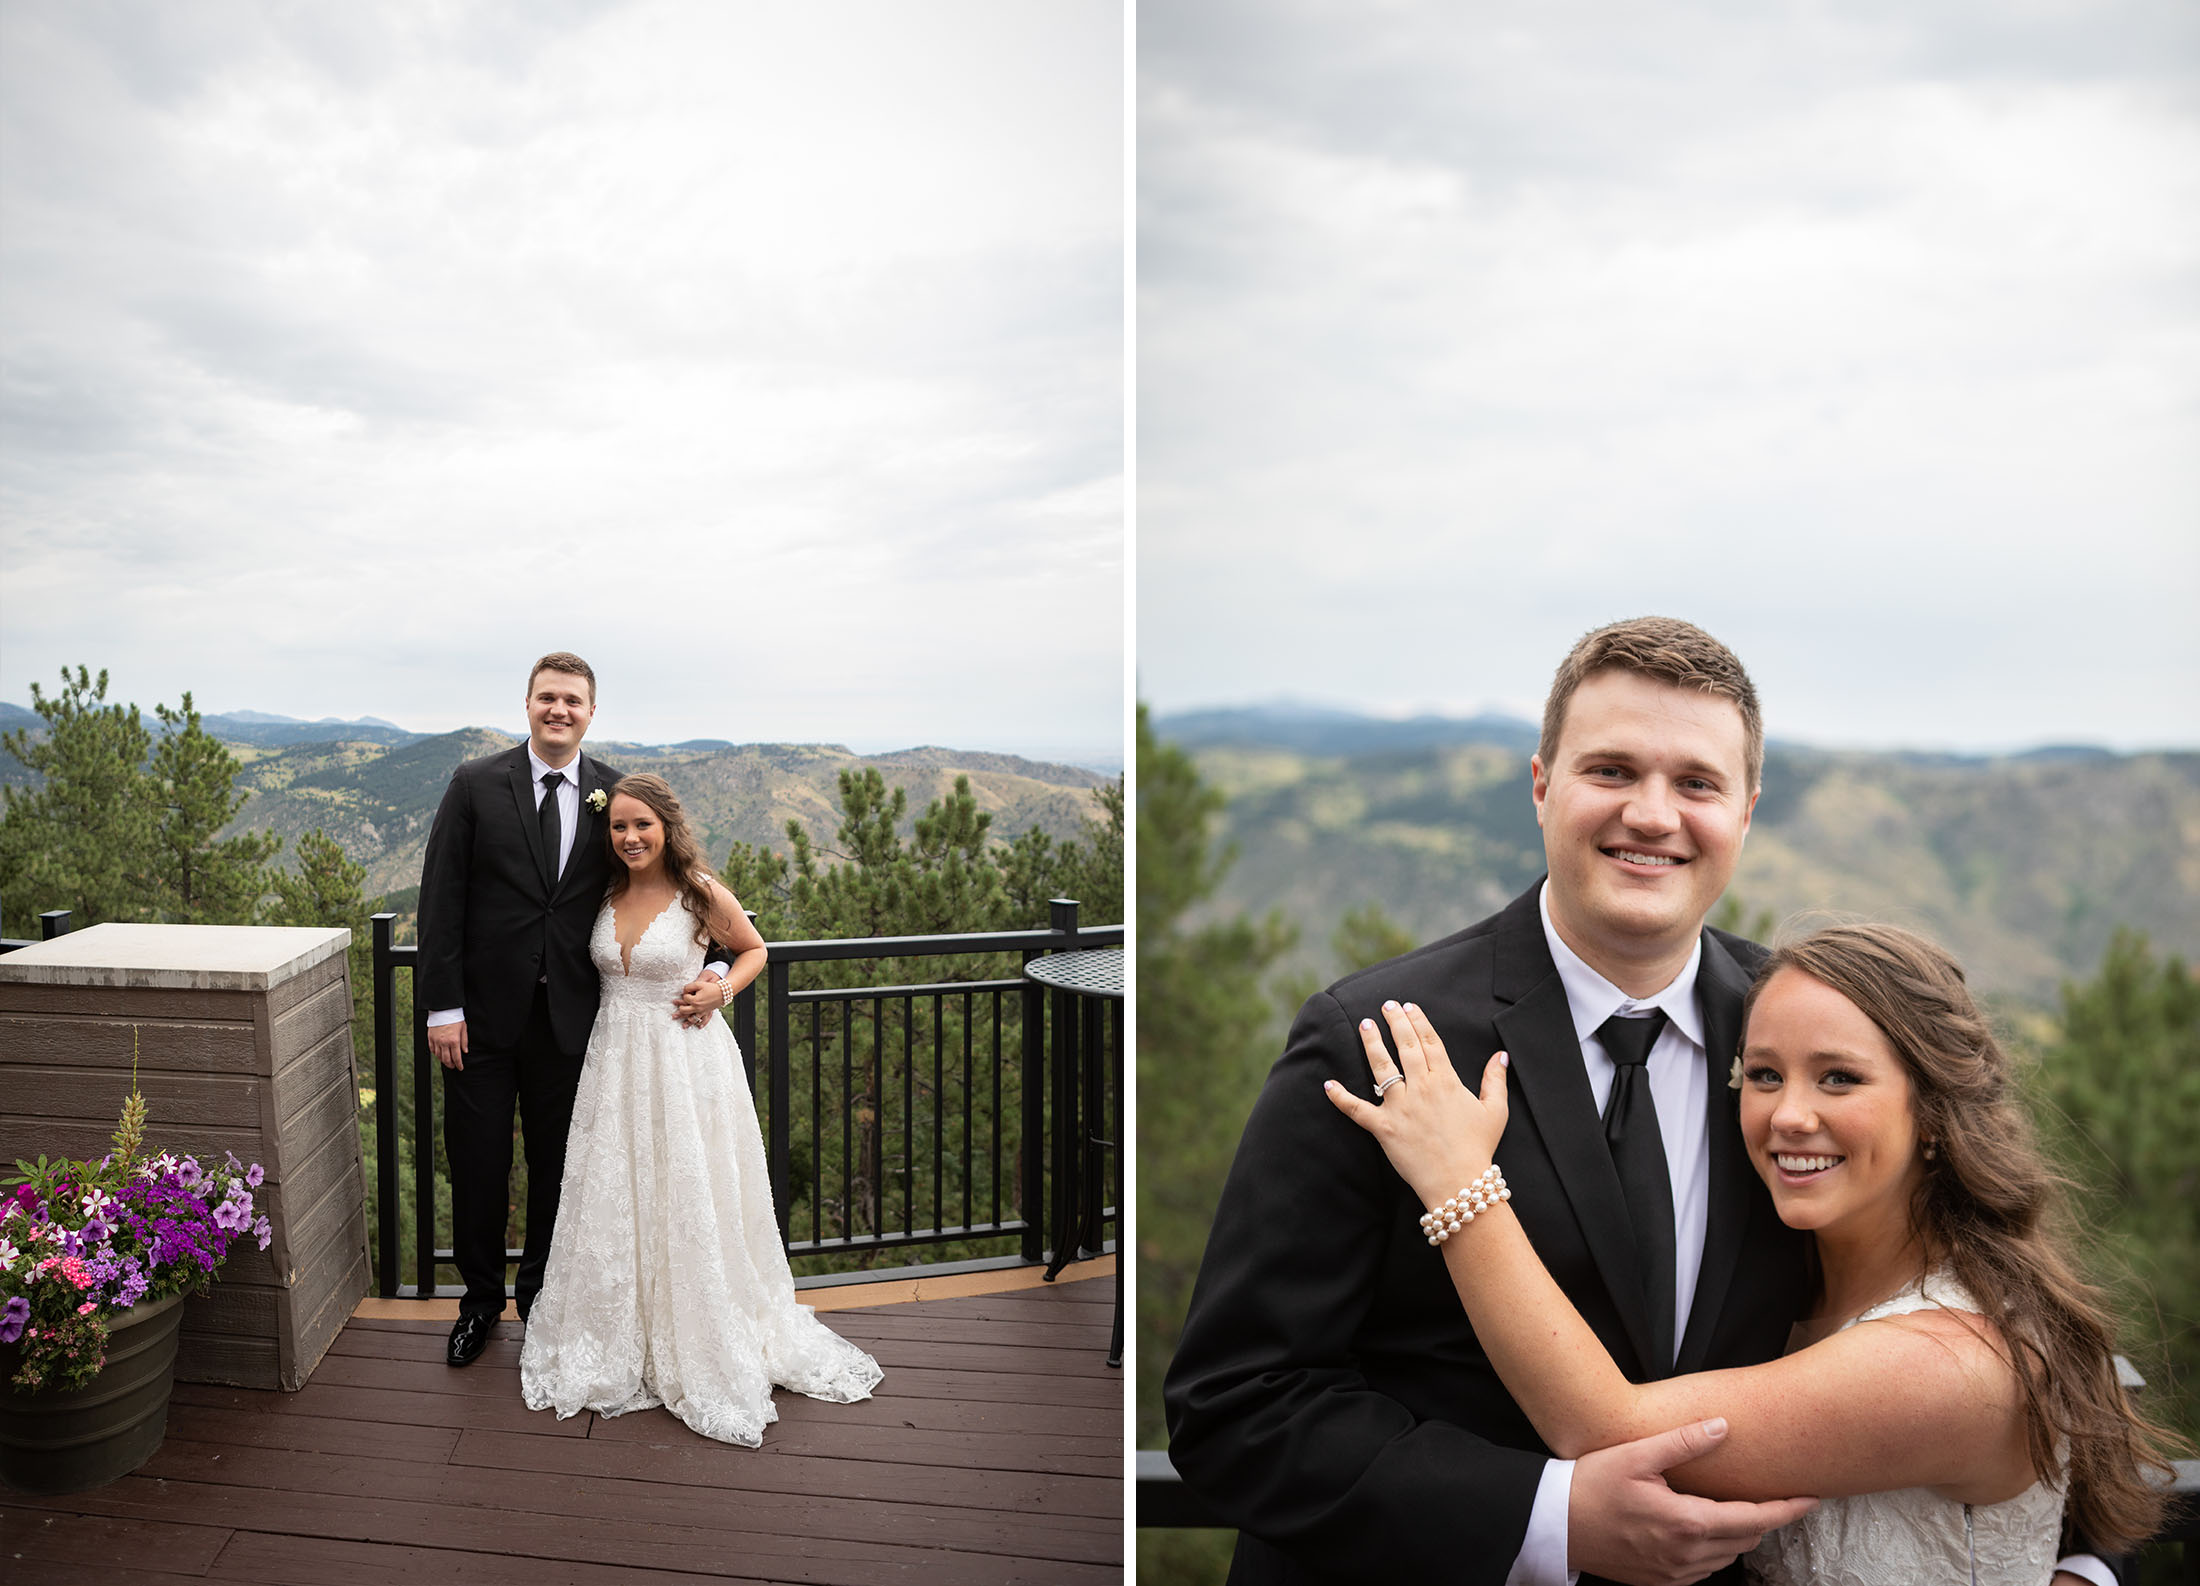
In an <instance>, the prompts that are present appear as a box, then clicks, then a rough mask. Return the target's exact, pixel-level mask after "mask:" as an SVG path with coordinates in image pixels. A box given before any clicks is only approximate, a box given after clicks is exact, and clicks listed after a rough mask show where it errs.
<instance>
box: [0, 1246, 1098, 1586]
mask: <svg viewBox="0 0 2200 1586" xmlns="http://www.w3.org/2000/svg"><path fill="white" fill-rule="evenodd" d="M1088 1296H1089V1297H1088ZM826 1319H827V1321H828V1323H829V1324H830V1325H831V1326H832V1327H834V1328H835V1329H836V1330H838V1331H840V1332H842V1333H843V1334H844V1335H845V1336H847V1337H849V1338H851V1339H853V1340H855V1341H856V1342H857V1343H858V1344H860V1345H861V1346H862V1347H863V1348H865V1349H866V1350H869V1351H870V1352H871V1353H873V1354H874V1355H876V1356H877V1357H878V1359H879V1361H880V1363H881V1364H882V1365H883V1366H884V1367H885V1368H886V1380H885V1381H884V1383H882V1384H881V1386H880V1388H879V1391H878V1394H877V1396H876V1397H874V1398H872V1399H869V1400H866V1401H864V1402H862V1403H860V1404H852V1405H842V1404H824V1403H820V1402H818V1401H816V1400H812V1399H807V1398H803V1397H802V1396H800V1395H798V1394H793V1393H785V1392H782V1393H780V1394H777V1395H775V1399H774V1402H775V1404H776V1405H777V1407H778V1409H779V1413H780V1419H779V1421H777V1422H776V1423H774V1424H773V1425H772V1426H770V1427H767V1428H766V1429H765V1433H764V1446H763V1447H762V1448H761V1449H742V1448H733V1447H729V1446H727V1445H724V1444H720V1443H715V1442H712V1441H710V1440H709V1439H706V1438H703V1437H700V1436H698V1435H696V1434H695V1433H693V1432H691V1431H690V1430H689V1429H688V1428H687V1427H685V1426H683V1425H682V1424H681V1423H680V1422H679V1421H678V1420H677V1419H675V1418H674V1417H673V1416H671V1415H670V1414H669V1413H667V1412H665V1411H663V1410H649V1411H641V1412H637V1413H634V1414H630V1415H625V1416H619V1417H616V1418H610V1419H606V1418H604V1417H601V1416H597V1415H595V1414H592V1413H588V1412H583V1413H582V1414H580V1415H577V1416H573V1417H571V1418H569V1419H567V1420H563V1421H560V1420H558V1419H557V1418H556V1417H555V1416H553V1415H551V1414H550V1413H548V1412H547V1411H545V1412H534V1411H530V1410H528V1409H527V1408H526V1406H525V1404H524V1403H523V1402H522V1401H521V1399H520V1393H519V1371H518V1367H519V1352H520V1341H521V1338H522V1336H523V1335H522V1330H521V1328H520V1326H519V1324H518V1322H517V1320H516V1319H515V1318H510V1317H508V1318H507V1319H506V1321H505V1322H504V1324H503V1325H501V1326H500V1327H499V1328H498V1329H497V1332H496V1334H495V1336H494V1337H493V1338H492V1339H491V1341H490V1345H489V1348H488V1349H487V1350H486V1351H485V1352H484V1354H483V1357H482V1358H481V1359H480V1360H479V1361H477V1362H476V1363H475V1364H473V1365H472V1366H470V1367H468V1368H466V1369H465V1370H462V1371H454V1370H452V1369H451V1368H450V1367H449V1366H447V1365H445V1364H444V1362H443V1347H444V1339H445V1336H446V1335H447V1333H448V1330H449V1326H448V1323H447V1322H439V1321H433V1320H427V1319H420V1320H413V1319H408V1318H377V1319H369V1318H355V1319H354V1320H353V1321H352V1322H351V1323H350V1324H349V1325H347V1326H346V1327H345V1328H344V1330H343V1331H342V1332H341V1333H340V1334H339V1335H338V1337H337V1339H336V1340H335V1342H334V1343H333V1344H332V1345H331V1347H330V1349H329V1352H328V1354H327V1355H326V1356H325V1357H324V1358H323V1359H322V1361H321V1362H320V1364H319V1365H318V1366H317V1367H316V1369H315V1371H314V1374H313V1378H312V1380H311V1381H310V1382H309V1383H308V1384H307V1385H306V1386H305V1387H304V1388H303V1389H301V1390H299V1391H298V1392H296V1393H288V1394H285V1393H274V1392H263V1391H258V1390H251V1389H239V1388H224V1387H218V1386H213V1385H208V1384H190V1383H186V1384H179V1385H178V1386H177V1388H176V1392H175V1398H174V1402H173V1404H172V1407H171V1410H170V1417H169V1432H168V1439H167V1441H166V1443H164V1444H163V1446H162V1448H161V1449H160V1451H159V1452H158V1453H157V1454H155V1455H154V1457H153V1459H152V1460H151V1461H149V1462H148V1463H147V1464H146V1466H145V1467H144V1468H143V1469H142V1470H141V1471H140V1472H139V1473H137V1474H135V1475H132V1476H129V1477H125V1478H124V1479H123V1480H121V1481H119V1482H116V1483H113V1484H111V1485H110V1486H108V1487H105V1488H101V1489H98V1490H96V1491H94V1492H90V1493H80V1494H73V1495H69V1496H66V1497H57V1498H36V1497H29V1496H26V1495H20V1494H0V1558H18V1559H20V1560H21V1561H22V1562H24V1563H26V1564H28V1563H31V1562H32V1561H34V1560H35V1568H36V1577H37V1578H38V1579H39V1580H41V1581H59V1582H67V1581H75V1580H85V1581H90V1580H93V1579H99V1580H101V1581H102V1583H103V1586H104V1582H106V1581H111V1580H114V1579H116V1578H118V1577H119V1578H126V1579H130V1580H133V1581H136V1580H145V1581H148V1582H155V1583H163V1582H182V1581H188V1580H201V1581H203V1580H239V1581H270V1582H272V1581H290V1580H299V1579H323V1578H327V1579H396V1578H422V1579H439V1580H448V1581H454V1582H465V1583H480V1586H609V1583H611V1582H614V1581H625V1580H640V1581H643V1582H645V1583H646V1586H699V1583H701V1582H704V1581H744V1582H784V1583H788V1586H794V1583H802V1586H869V1583H871V1582H907V1583H910V1586H963V1583H966V1582H967V1583H970V1586H1011V1583H1019V1586H1029V1583H1034V1582H1038V1583H1051V1582H1061V1583H1063V1586H1103V1583H1105V1586H1119V1583H1120V1582H1121V1581H1122V1580H1123V1552H1122V1549H1123V1504H1124V1498H1123V1485H1122V1470H1123V1456H1122V1446H1123V1443H1122V1432H1123V1374H1122V1372H1121V1371H1119V1370H1111V1369H1108V1368H1107V1367H1106V1366H1105V1363H1104V1360H1103V1359H1102V1355H1103V1352H1104V1347H1105V1340H1106V1336H1107V1330H1108V1326H1109V1324H1110V1323H1112V1320H1113V1285H1112V1284H1111V1283H1108V1282H1104V1281H1094V1280H1085V1281H1081V1282H1076V1283H1072V1284H1065V1285H1063V1286H1061V1287H1059V1288H1053V1287H1043V1288H1031V1289H1024V1290H1018V1291H1015V1292H1012V1293H1005V1294H993V1295H973V1296H964V1297H959V1298H954V1299H945V1300H920V1301H915V1302H911V1303H906V1304H901V1305H891V1306H879V1307H875V1308H869V1307H854V1308H849V1309H845V1310H839V1311H835V1312H833V1313H831V1314H830V1315H829V1316H828V1317H827V1318H826ZM0 1573H5V1571H4V1570H0Z"/></svg>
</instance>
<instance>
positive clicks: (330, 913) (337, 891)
mask: <svg viewBox="0 0 2200 1586" xmlns="http://www.w3.org/2000/svg"><path fill="white" fill-rule="evenodd" d="M270 879H271V883H272V885H273V887H274V895H273V896H272V897H271V898H270V899H269V900H268V903H267V907H266V911H265V913H264V915H263V916H262V920H263V923H265V924H268V925H332V926H342V927H343V928H344V929H346V930H348V931H350V932H351V951H350V956H349V959H348V963H349V967H350V970H351V1018H352V1026H351V1027H352V1039H353V1040H354V1042H365V1041H366V1040H367V1039H368V1037H369V1035H370V1033H371V1032H372V1031H373V1029H374V932H373V927H372V926H371V925H370V924H369V923H368V918H367V917H368V915H369V913H370V912H371V911H370V910H369V908H368V906H367V900H366V897H365V895H364V892H363V888H364V886H365V883H366V879H367V872H366V867H365V866H364V865H359V864H355V863H353V862H352V860H351V859H350V858H348V857H347V856H346V855H345V853H344V850H343V849H342V848H340V847H339V846H337V843H336V840H335V839H334V838H332V837H330V836H329V835H328V833H326V832H324V831H321V830H318V829H316V830H313V831H310V832H307V833H306V834H305V835H304V836H303V837H300V838H299V839H298V867H297V869H296V870H294V871H290V872H284V871H277V872H275V874H274V875H273V876H272V877H271V878H270ZM359 1055H360V1056H361V1058H362V1059H364V1058H365V1056H366V1055H367V1054H366V1053H365V1052H363V1051H362V1052H361V1053H360V1054H359Z"/></svg>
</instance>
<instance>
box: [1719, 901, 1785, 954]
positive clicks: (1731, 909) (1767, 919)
mask: <svg viewBox="0 0 2200 1586" xmlns="http://www.w3.org/2000/svg"><path fill="white" fill-rule="evenodd" d="M1705 923H1706V924H1708V925H1709V926H1710V927H1711V928H1712V929H1713V930H1715V931H1725V932H1726V933H1727V934H1728V935H1729V936H1745V937H1747V938H1748V939H1749V940H1751V941H1753V942H1769V941H1771V940H1772V938H1773V934H1774V933H1775V932H1776V931H1778V930H1779V928H1780V922H1779V921H1778V920H1776V919H1774V918H1773V917H1772V911H1771V910H1770V909H1759V910H1758V911H1757V912H1756V913H1755V914H1751V913H1750V912H1749V906H1748V905H1747V904H1745V903H1744V902H1743V901H1742V898H1741V894H1740V893H1738V892H1729V893H1728V894H1726V896H1724V897H1722V898H1721V899H1719V906H1718V907H1717V908H1715V909H1713V910H1712V911H1711V917H1710V918H1709V919H1708V920H1707V921H1706V922H1705Z"/></svg>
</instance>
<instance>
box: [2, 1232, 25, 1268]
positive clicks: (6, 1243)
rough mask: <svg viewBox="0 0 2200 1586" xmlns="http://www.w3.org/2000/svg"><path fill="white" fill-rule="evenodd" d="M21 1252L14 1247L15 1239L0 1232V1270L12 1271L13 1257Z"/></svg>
mask: <svg viewBox="0 0 2200 1586" xmlns="http://www.w3.org/2000/svg"><path fill="white" fill-rule="evenodd" d="M22 1253H23V1252H22V1251H20V1250H18V1249H16V1248H15V1241H14V1240H12V1239H10V1238H8V1237H7V1236H6V1235H5V1234H0V1272H13V1271H14V1270H15V1258H16V1257H17V1256H19V1255H21V1254H22Z"/></svg>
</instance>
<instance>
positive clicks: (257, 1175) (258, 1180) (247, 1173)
mask: <svg viewBox="0 0 2200 1586" xmlns="http://www.w3.org/2000/svg"><path fill="white" fill-rule="evenodd" d="M244 1181H245V1182H246V1183H247V1184H249V1185H251V1186H252V1187H253V1188H254V1189H258V1188H259V1187H260V1186H261V1185H262V1184H263V1183H265V1182H266V1181H267V1169H266V1168H264V1167H262V1166H260V1164H259V1163H257V1162H255V1163H253V1164H252V1165H251V1166H250V1167H248V1168H246V1169H245V1170H244Z"/></svg>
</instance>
